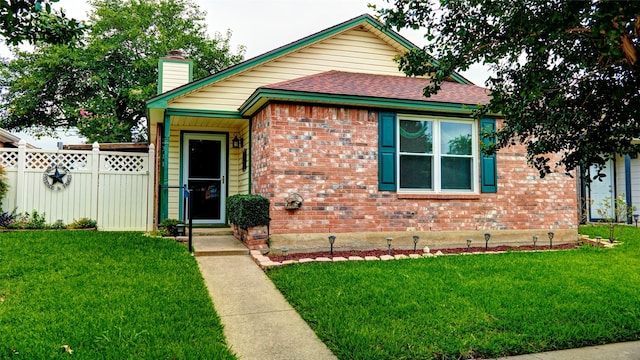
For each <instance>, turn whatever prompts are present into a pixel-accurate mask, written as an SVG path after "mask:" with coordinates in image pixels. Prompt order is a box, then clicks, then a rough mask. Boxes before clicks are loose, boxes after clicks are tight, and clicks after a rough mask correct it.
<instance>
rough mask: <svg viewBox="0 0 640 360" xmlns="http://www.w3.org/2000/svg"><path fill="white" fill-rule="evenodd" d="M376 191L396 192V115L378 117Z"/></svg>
mask: <svg viewBox="0 0 640 360" xmlns="http://www.w3.org/2000/svg"><path fill="white" fill-rule="evenodd" d="M378 190H381V191H395V190H396V114H395V113H390V112H381V113H380V114H379V115H378Z"/></svg>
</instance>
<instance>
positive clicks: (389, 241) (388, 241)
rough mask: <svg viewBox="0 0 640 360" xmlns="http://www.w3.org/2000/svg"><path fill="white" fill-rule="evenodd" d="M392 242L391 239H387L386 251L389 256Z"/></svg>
mask: <svg viewBox="0 0 640 360" xmlns="http://www.w3.org/2000/svg"><path fill="white" fill-rule="evenodd" d="M392 241H393V238H391V237H388V238H387V249H388V251H389V255H391V242H392Z"/></svg>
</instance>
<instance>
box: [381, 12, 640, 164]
mask: <svg viewBox="0 0 640 360" xmlns="http://www.w3.org/2000/svg"><path fill="white" fill-rule="evenodd" d="M387 1H390V0H387ZM378 13H379V15H380V16H381V18H382V19H383V20H384V21H385V22H386V23H387V25H389V26H392V27H395V28H397V29H400V28H405V27H406V28H413V29H424V31H425V32H426V34H425V38H426V39H427V40H428V41H429V44H428V45H427V46H425V47H424V48H422V49H415V50H413V51H410V52H408V53H407V54H406V55H404V56H403V57H402V58H400V59H399V64H400V68H401V70H403V71H404V72H405V73H407V74H409V75H427V74H430V75H431V76H432V77H433V80H434V81H433V86H431V87H428V88H426V89H425V91H424V93H425V96H429V95H431V94H434V93H436V92H437V91H438V90H439V89H440V84H442V82H443V81H447V77H448V76H449V75H451V73H452V72H454V71H464V70H467V69H468V68H469V66H470V65H471V64H475V63H483V64H485V65H487V66H488V67H489V68H490V69H491V70H492V72H493V73H494V74H495V75H493V76H492V77H491V78H489V80H488V81H487V83H486V85H487V87H488V88H489V89H490V90H491V94H492V97H493V98H492V100H491V102H490V103H489V104H488V105H486V106H483V107H481V109H480V111H478V112H476V114H475V116H476V117H478V118H479V117H481V116H483V115H486V114H501V115H502V116H504V118H505V123H504V125H503V127H502V128H501V129H499V130H498V132H497V138H498V142H497V147H505V146H508V145H509V144H512V142H514V141H520V142H522V143H524V144H525V145H526V146H527V157H528V159H529V161H530V162H531V163H532V164H533V165H534V166H535V167H536V168H537V169H538V170H539V171H540V175H541V176H544V175H545V174H547V173H549V172H551V171H556V170H559V169H561V170H563V171H567V172H569V171H571V170H573V169H575V168H576V167H577V166H579V165H581V164H583V165H587V164H599V165H602V164H604V162H605V161H606V159H607V158H609V157H610V156H612V154H616V153H618V154H627V153H636V152H637V149H636V147H635V146H634V145H633V144H632V141H633V139H637V138H640V78H639V75H640V74H639V70H640V62H639V61H638V53H639V47H640V2H638V1H608V0H592V1H569V0H546V1H540V0H519V1H495V0H465V1H462V0H460V1H449V0H440V1H437V0H395V1H394V2H393V5H392V6H390V7H389V8H384V9H378ZM434 58H435V59H437V63H436V62H434V61H433V59H434ZM493 150H495V149H493ZM550 153H559V154H560V155H561V160H560V161H559V162H557V163H552V161H551V160H550V159H549V154H550Z"/></svg>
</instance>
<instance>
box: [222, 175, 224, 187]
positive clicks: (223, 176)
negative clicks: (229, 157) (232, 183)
mask: <svg viewBox="0 0 640 360" xmlns="http://www.w3.org/2000/svg"><path fill="white" fill-rule="evenodd" d="M222 184H223V185H224V176H223V177H222Z"/></svg>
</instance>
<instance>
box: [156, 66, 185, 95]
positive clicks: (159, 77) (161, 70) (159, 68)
mask: <svg viewBox="0 0 640 360" xmlns="http://www.w3.org/2000/svg"><path fill="white" fill-rule="evenodd" d="M165 63H180V64H184V63H186V64H187V65H189V82H192V81H193V61H191V60H185V59H170V58H160V59H159V60H158V94H161V93H162V85H163V83H162V74H163V72H164V64H165Z"/></svg>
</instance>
